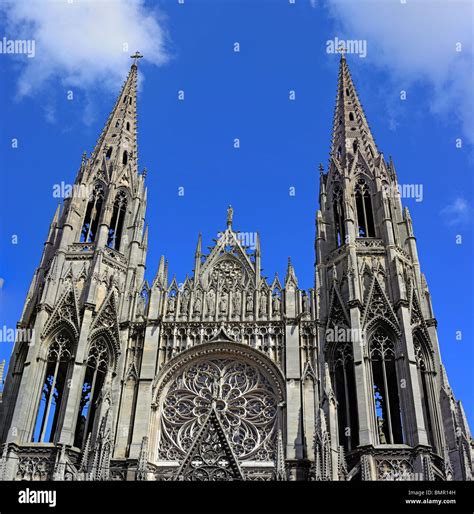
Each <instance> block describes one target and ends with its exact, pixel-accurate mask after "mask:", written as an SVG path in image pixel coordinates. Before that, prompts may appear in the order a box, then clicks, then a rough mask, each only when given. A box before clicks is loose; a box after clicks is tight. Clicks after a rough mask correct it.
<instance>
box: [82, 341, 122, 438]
mask: <svg viewBox="0 0 474 514" xmlns="http://www.w3.org/2000/svg"><path fill="white" fill-rule="evenodd" d="M83 366H84V375H83V379H82V386H81V395H80V397H79V406H78V407H79V409H78V414H77V419H76V427H75V432H74V446H76V447H78V448H83V447H84V445H85V443H86V439H87V437H88V436H89V435H90V434H91V433H92V432H93V430H94V426H97V419H98V416H99V415H100V410H101V408H100V407H101V405H100V404H101V401H100V399H101V397H102V392H103V390H104V388H105V387H107V385H108V384H110V382H111V380H112V378H113V376H114V375H115V373H114V371H113V370H114V368H115V366H116V358H115V355H114V351H113V346H112V345H111V344H110V342H109V341H108V340H107V338H106V337H104V336H103V335H99V336H96V337H94V338H93V339H91V340H90V341H89V344H88V348H87V353H86V358H85V360H84V362H83Z"/></svg>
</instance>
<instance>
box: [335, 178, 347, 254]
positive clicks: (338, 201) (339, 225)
mask: <svg viewBox="0 0 474 514" xmlns="http://www.w3.org/2000/svg"><path fill="white" fill-rule="evenodd" d="M333 216H334V230H335V237H336V245H337V246H341V245H343V244H344V243H345V238H346V231H345V225H344V207H343V202H342V191H341V188H340V187H339V186H336V187H335V188H334V192H333Z"/></svg>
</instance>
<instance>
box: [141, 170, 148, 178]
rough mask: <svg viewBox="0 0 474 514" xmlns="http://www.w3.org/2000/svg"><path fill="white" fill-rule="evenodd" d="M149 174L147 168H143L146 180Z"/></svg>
mask: <svg viewBox="0 0 474 514" xmlns="http://www.w3.org/2000/svg"><path fill="white" fill-rule="evenodd" d="M147 173H148V170H147V169H146V168H143V171H142V175H143V178H146V176H147Z"/></svg>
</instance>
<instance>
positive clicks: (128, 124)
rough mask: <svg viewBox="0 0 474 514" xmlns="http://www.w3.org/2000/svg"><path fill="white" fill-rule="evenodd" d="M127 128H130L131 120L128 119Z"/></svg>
mask: <svg viewBox="0 0 474 514" xmlns="http://www.w3.org/2000/svg"><path fill="white" fill-rule="evenodd" d="M127 130H130V122H129V121H127Z"/></svg>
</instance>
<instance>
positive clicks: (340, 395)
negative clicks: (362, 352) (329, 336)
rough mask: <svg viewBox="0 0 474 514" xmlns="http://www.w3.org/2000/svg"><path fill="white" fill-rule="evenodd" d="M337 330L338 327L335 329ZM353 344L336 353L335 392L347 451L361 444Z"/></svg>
mask: <svg viewBox="0 0 474 514" xmlns="http://www.w3.org/2000/svg"><path fill="white" fill-rule="evenodd" d="M335 329H336V330H337V327H335ZM355 391H356V387H355V375H354V359H353V355H352V344H351V343H350V342H345V343H342V344H339V345H338V346H337V347H336V349H335V352H334V392H335V394H336V398H337V419H338V428H339V444H341V445H342V446H344V448H345V449H346V450H347V451H351V450H354V449H355V448H356V447H357V445H358V444H359V424H358V416H357V398H356V392H355Z"/></svg>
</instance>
